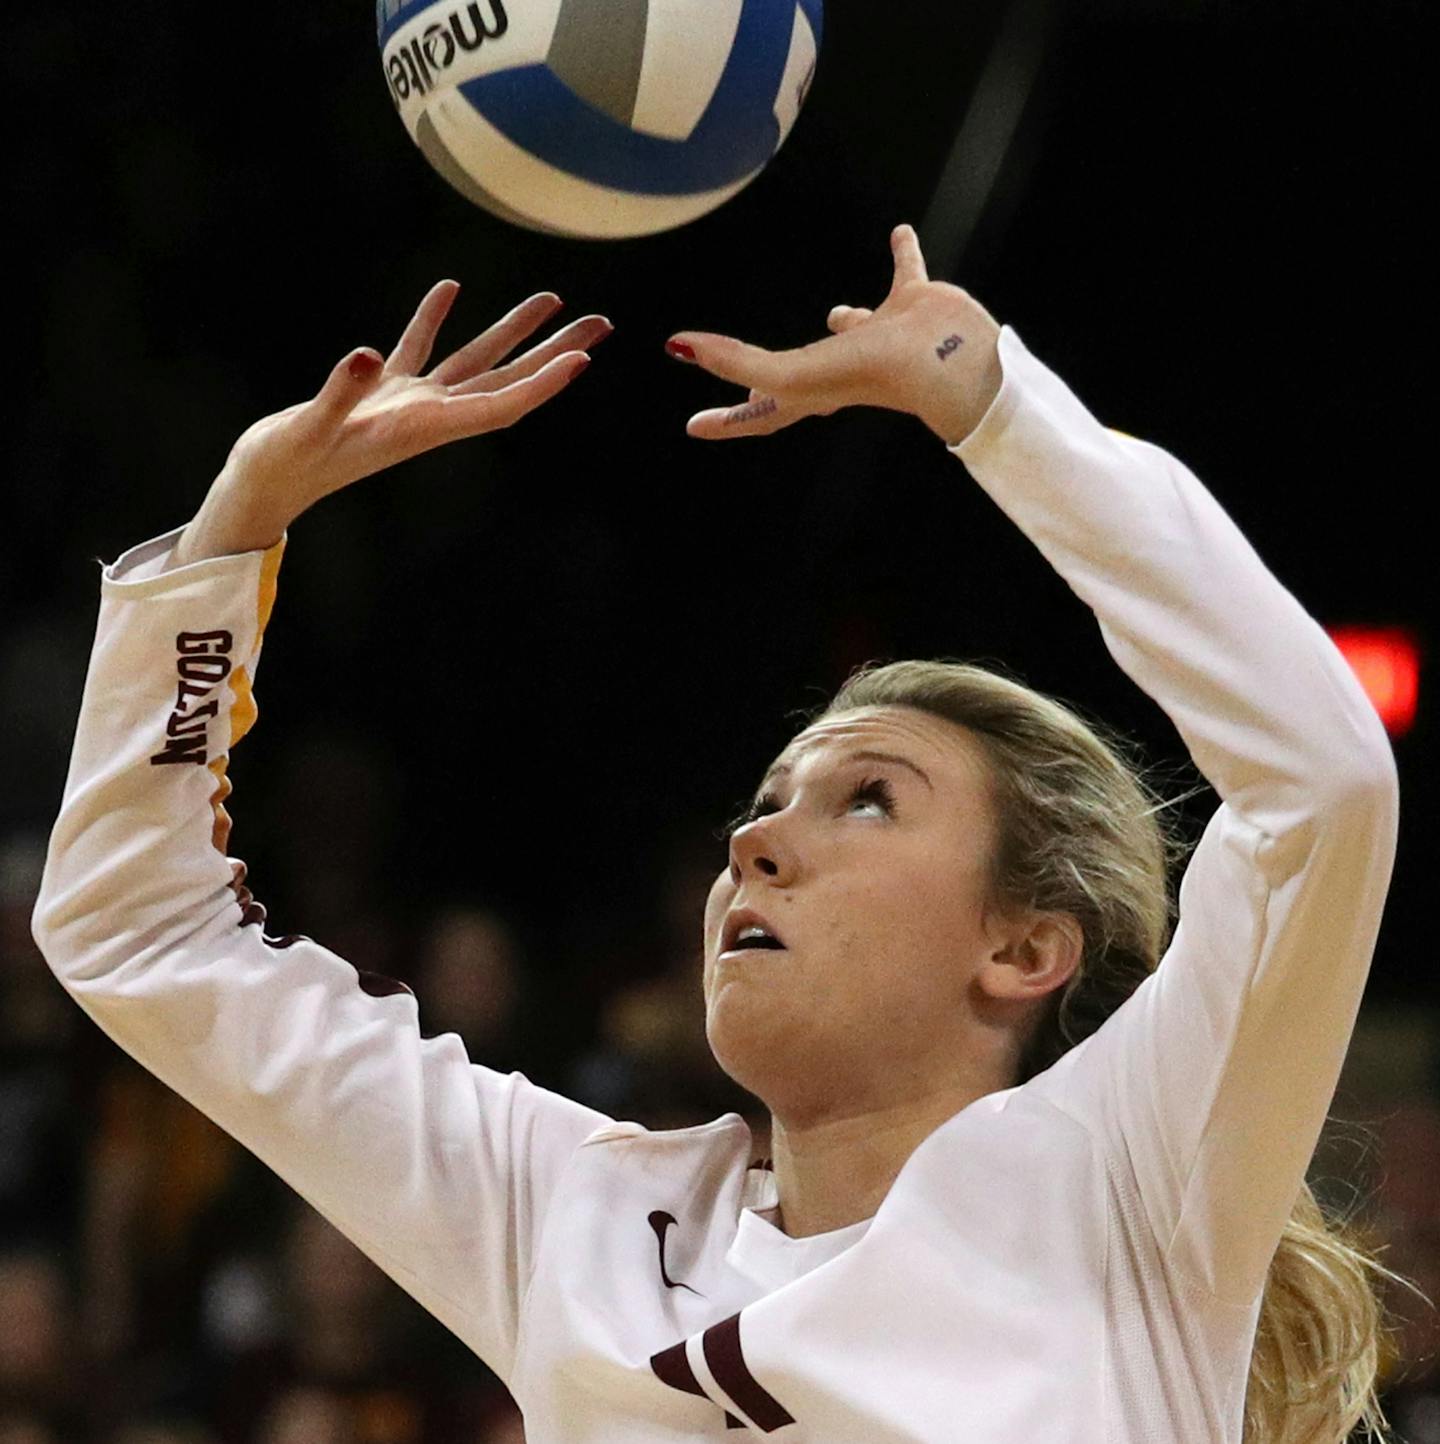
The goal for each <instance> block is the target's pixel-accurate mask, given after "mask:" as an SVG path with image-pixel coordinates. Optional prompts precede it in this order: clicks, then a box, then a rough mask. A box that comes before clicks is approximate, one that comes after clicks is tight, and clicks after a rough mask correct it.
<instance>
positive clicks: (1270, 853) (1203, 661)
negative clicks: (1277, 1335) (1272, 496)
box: [672, 227, 1398, 1305]
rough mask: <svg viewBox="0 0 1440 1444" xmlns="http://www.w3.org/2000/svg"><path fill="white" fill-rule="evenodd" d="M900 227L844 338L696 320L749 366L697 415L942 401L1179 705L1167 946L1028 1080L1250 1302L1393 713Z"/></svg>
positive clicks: (1377, 870)
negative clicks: (1191, 798)
mask: <svg viewBox="0 0 1440 1444" xmlns="http://www.w3.org/2000/svg"><path fill="white" fill-rule="evenodd" d="M892 245H893V246H894V249H895V257H896V270H895V284H894V285H893V286H892V287H891V291H890V294H889V296H887V298H886V300H885V302H884V303H883V304H882V305H881V306H880V307H879V308H877V309H876V310H875V311H874V312H873V313H872V312H869V311H864V310H859V309H853V308H848V307H839V308H837V309H836V310H835V311H834V312H832V313H831V318H830V326H831V329H832V331H834V332H835V333H836V334H835V335H833V336H831V337H830V338H828V339H826V340H822V341H819V342H816V343H814V344H813V345H811V346H808V347H804V348H801V349H799V350H797V351H790V352H783V353H771V352H767V351H763V350H761V349H760V348H757V347H752V346H747V345H745V344H744V343H741V342H739V341H736V340H733V339H731V338H726V337H715V336H709V335H705V334H703V333H694V332H682V333H680V334H679V335H678V336H677V337H676V338H674V340H675V342H678V343H679V345H680V346H681V347H683V348H685V349H687V350H688V351H689V352H690V356H688V357H685V359H694V360H696V361H697V362H698V363H699V364H701V365H703V366H705V367H706V369H708V370H711V371H713V372H715V373H716V374H717V375H720V376H723V377H725V378H726V379H729V380H732V381H735V382H737V383H739V384H741V385H746V386H749V387H750V388H751V395H750V397H749V399H748V400H747V401H745V402H742V403H740V404H738V405H736V406H733V407H725V408H719V409H716V410H713V411H707V412H702V413H700V414H699V415H697V416H695V417H693V418H692V419H691V422H690V427H689V429H690V433H691V434H692V435H694V436H698V437H704V438H707V439H720V438H723V437H726V436H738V435H753V434H763V433H765V432H767V431H773V430H777V429H779V427H781V426H784V425H788V424H789V423H790V422H792V421H795V420H798V419H800V418H802V417H805V416H813V415H817V414H824V413H826V412H828V411H833V410H835V409H837V408H838V407H839V406H843V405H856V404H869V405H876V406H885V407H890V408H892V409H895V410H901V411H907V412H910V413H912V414H914V415H916V416H918V417H920V419H922V420H923V421H925V422H926V424H927V425H929V426H930V429H931V430H932V431H934V432H935V433H936V434H937V435H938V436H940V437H941V438H942V439H943V440H945V441H946V442H947V444H949V445H950V446H951V449H952V450H953V451H954V452H955V453H956V454H957V455H958V456H959V457H960V458H961V459H962V460H963V461H964V462H965V463H966V465H967V466H968V467H969V469H970V471H971V473H972V475H973V476H974V477H975V479H976V480H977V482H979V484H980V485H981V486H982V487H983V488H984V489H985V491H986V492H987V493H988V494H989V495H990V496H991V497H992V499H993V500H994V501H995V502H996V503H997V505H998V506H1000V507H1001V508H1002V509H1003V510H1004V512H1005V513H1006V515H1007V516H1009V517H1010V518H1011V520H1013V521H1014V522H1015V523H1016V524H1017V525H1018V526H1019V527H1020V528H1021V529H1022V530H1023V531H1024V532H1025V534H1026V535H1027V536H1028V537H1029V538H1030V539H1031V540H1032V541H1033V542H1034V543H1035V545H1036V546H1037V547H1038V548H1039V550H1040V551H1041V552H1042V553H1043V555H1044V556H1045V557H1046V559H1047V560H1048V561H1049V562H1050V563H1051V564H1052V565H1053V566H1054V567H1055V568H1056V570H1057V571H1058V572H1059V573H1060V574H1061V575H1062V576H1063V577H1064V578H1065V580H1066V582H1067V583H1068V584H1069V586H1070V587H1071V588H1072V590H1073V591H1074V592H1075V593H1076V595H1077V596H1079V597H1080V598H1081V599H1082V600H1083V601H1084V602H1085V603H1086V604H1087V605H1089V606H1090V607H1091V609H1092V610H1093V611H1094V613H1095V615H1096V618H1097V620H1098V621H1099V624H1100V630H1101V634H1102V636H1103V638H1104V641H1105V644H1106V646H1107V647H1108V648H1109V650H1110V652H1111V654H1112V655H1113V656H1114V657H1115V659H1116V661H1117V662H1118V663H1119V664H1120V665H1121V667H1123V668H1124V669H1125V671H1126V672H1127V673H1128V674H1129V675H1130V677H1132V678H1133V679H1134V681H1135V682H1136V683H1138V685H1139V686H1141V687H1142V688H1143V689H1144V690H1145V691H1146V692H1147V693H1148V694H1149V695H1150V696H1151V697H1152V698H1153V699H1154V700H1155V701H1156V702H1157V703H1158V704H1159V705H1160V706H1161V707H1162V708H1163V709H1164V710H1165V711H1166V713H1167V714H1168V715H1169V717H1170V718H1171V720H1172V721H1173V722H1174V724H1175V726H1176V728H1177V730H1178V731H1179V732H1180V734H1181V736H1182V737H1183V738H1184V740H1185V743H1186V745H1187V746H1188V748H1189V749H1190V753H1191V755H1192V756H1193V758H1194V760H1195V762H1196V764H1197V766H1198V767H1199V768H1200V769H1201V771H1202V772H1203V773H1204V774H1205V776H1206V777H1207V778H1208V779H1209V781H1210V782H1211V784H1212V785H1213V786H1214V788H1215V790H1216V791H1217V792H1218V793H1219V794H1220V797H1221V798H1222V804H1221V806H1220V808H1219V809H1218V810H1217V811H1216V813H1215V815H1214V816H1213V817H1212V818H1211V820H1210V823H1209V825H1208V827H1207V828H1206V830H1205V834H1204V837H1203V838H1202V840H1201V842H1200V844H1199V846H1198V847H1197V849H1196V851H1195V852H1194V854H1193V856H1192V857H1191V859H1190V863H1189V866H1188V868H1187V869H1186V873H1185V877H1184V879H1183V883H1182V886H1181V890H1180V922H1179V926H1178V928H1177V930H1176V933H1175V936H1174V939H1173V940H1172V944H1171V947H1170V949H1169V951H1168V953H1167V954H1166V956H1165V958H1164V959H1163V961H1162V962H1161V964H1160V966H1159V968H1158V969H1157V971H1156V973H1155V975H1154V976H1152V977H1150V978H1148V979H1147V980H1146V981H1145V982H1144V983H1142V984H1141V986H1140V987H1139V988H1138V989H1137V990H1136V992H1135V994H1134V995H1133V996H1132V997H1131V998H1130V999H1129V1000H1128V1001H1127V1002H1126V1003H1125V1004H1124V1006H1123V1007H1121V1008H1120V1009H1119V1010H1118V1012H1117V1013H1116V1014H1115V1016H1114V1017H1112V1018H1111V1019H1110V1020H1109V1021H1108V1022H1107V1023H1106V1024H1105V1025H1104V1026H1103V1027H1102V1028H1101V1029H1100V1030H1099V1032H1098V1033H1097V1034H1096V1035H1095V1036H1094V1037H1092V1038H1090V1039H1088V1040H1086V1042H1084V1043H1082V1044H1080V1045H1079V1046H1078V1047H1076V1048H1075V1049H1073V1050H1072V1051H1071V1052H1070V1053H1069V1054H1067V1055H1066V1056H1065V1057H1064V1058H1063V1059H1062V1060H1061V1061H1060V1062H1059V1063H1058V1064H1056V1065H1055V1066H1054V1067H1053V1068H1051V1069H1049V1070H1048V1071H1047V1072H1046V1073H1044V1074H1042V1075H1040V1076H1039V1077H1038V1078H1036V1079H1035V1080H1033V1082H1032V1083H1031V1084H1030V1085H1029V1086H1031V1087H1033V1088H1036V1089H1037V1090H1039V1091H1041V1092H1043V1093H1044V1094H1045V1095H1046V1096H1047V1097H1048V1098H1049V1099H1050V1100H1051V1101H1052V1102H1053V1103H1054V1104H1055V1106H1056V1107H1058V1108H1060V1109H1062V1110H1065V1111H1067V1112H1069V1113H1071V1114H1072V1115H1073V1116H1075V1117H1076V1118H1078V1119H1080V1120H1081V1121H1082V1122H1084V1123H1085V1124H1086V1125H1087V1126H1088V1127H1089V1128H1091V1129H1092V1131H1094V1132H1096V1133H1097V1134H1098V1135H1100V1136H1101V1137H1102V1138H1103V1139H1104V1141H1105V1143H1106V1145H1107V1151H1108V1153H1109V1156H1110V1157H1111V1158H1112V1159H1114V1160H1116V1165H1117V1167H1120V1168H1124V1169H1129V1170H1130V1171H1131V1173H1132V1175H1133V1179H1134V1183H1135V1185H1136V1188H1137V1190H1138V1192H1139V1194H1140V1197H1141V1199H1142V1201H1143V1205H1144V1208H1145V1211H1146V1215H1147V1218H1148V1220H1149V1224H1150V1227H1151V1230H1152V1232H1153V1235H1154V1238H1155V1241H1156V1245H1157V1247H1158V1249H1159V1250H1160V1252H1161V1255H1162V1257H1164V1258H1165V1260H1166V1262H1167V1263H1168V1264H1169V1265H1170V1266H1171V1268H1172V1269H1173V1270H1174V1271H1175V1272H1177V1273H1178V1274H1181V1275H1183V1276H1184V1277H1185V1278H1186V1279H1188V1280H1189V1281H1190V1282H1191V1283H1192V1284H1193V1285H1195V1286H1197V1287H1199V1288H1201V1289H1202V1290H1204V1291H1205V1292H1206V1293H1208V1294H1209V1295H1210V1296H1212V1297H1214V1298H1216V1299H1219V1300H1222V1301H1224V1302H1229V1303H1234V1304H1237V1305H1244V1304H1249V1303H1250V1302H1251V1301H1252V1300H1253V1299H1254V1298H1255V1297H1256V1295H1257V1294H1258V1292H1259V1291H1260V1289H1261V1288H1262V1287H1263V1286H1264V1282H1265V1278H1266V1273H1267V1270H1268V1268H1269V1264H1270V1261H1271V1258H1272V1256H1273V1254H1274V1251H1275V1247H1276V1245H1277V1244H1278V1242H1279V1239H1280V1236H1281V1233H1282V1231H1283V1229H1284V1226H1285V1223H1286V1221H1287V1220H1288V1219H1289V1217H1290V1214H1291V1212H1292V1210H1293V1208H1294V1206H1295V1200H1296V1196H1297V1194H1298V1193H1299V1190H1300V1187H1301V1185H1302V1183H1303V1182H1304V1178H1305V1172H1306V1168H1307V1167H1308V1165H1309V1162H1310V1159H1311V1156H1312V1154H1313V1153H1314V1149H1315V1145H1316V1143H1317V1141H1318V1139H1319V1135H1320V1130H1321V1128H1322V1126H1323V1123H1324V1120H1325V1114H1326V1111H1327V1109H1328V1107H1329V1105H1330V1102H1331V1099H1332V1098H1333V1095H1334V1090H1335V1085H1336V1083H1337V1081H1338V1078H1339V1073H1340V1068H1341V1064H1342V1062H1343V1060H1344V1056H1345V1051H1346V1048H1347V1046H1348V1043H1349V1040H1350V1036H1351V1033H1352V1031H1353V1028H1354V1022H1355V1017H1356V1013H1357V1011H1358V1009H1359V1004H1360V999H1361V995H1362V993H1363V990H1364V986H1365V980H1366V977H1367V975H1368V971H1369V966H1370V960H1371V956H1372V953H1373V950H1374V945H1375V940H1376V936H1377V933H1378V929H1379V923H1380V916H1381V910H1382V908H1383V904H1384V898H1385V893H1386V889H1387V887H1388V885H1389V879H1390V872H1391V867H1392V864H1393V859H1394V852H1395V840H1396V829H1397V816H1398V802H1397V783H1396V774H1395V764H1394V759H1393V756H1392V754H1391V751H1390V747H1389V744H1388V741H1387V739H1386V737H1385V733H1384V729H1383V728H1382V726H1381V725H1380V721H1379V718H1378V717H1377V715H1376V713H1375V710H1374V708H1373V707H1372V706H1371V705H1370V703H1369V701H1368V700H1367V698H1366V697H1365V694H1364V692H1363V691H1362V689H1361V688H1360V686H1359V684H1358V682H1357V681H1356V679H1355V677H1354V676H1353V674H1352V673H1351V671H1350V669H1349V667H1348V666H1347V665H1346V663H1345V661H1344V659H1343V658H1342V657H1341V655H1340V653H1339V652H1338V651H1337V650H1336V648H1335V646H1334V645H1333V644H1332V643H1331V642H1330V640H1329V639H1328V638H1327V637H1326V635H1325V633H1324V631H1323V630H1322V628H1321V627H1320V626H1319V625H1318V624H1317V623H1316V622H1315V621H1314V619H1313V618H1311V617H1310V616H1308V615H1307V614H1306V612H1305V611H1304V609H1303V608H1302V607H1301V606H1300V604H1299V603H1298V602H1297V601H1296V599H1295V598H1294V597H1293V596H1292V595H1291V594H1290V593H1289V592H1288V591H1286V589H1285V588H1284V587H1283V586H1282V585H1281V584H1280V583H1279V582H1278V581H1277V580H1276V579H1275V577H1274V576H1273V575H1272V574H1271V573H1270V572H1269V570H1268V569H1267V568H1266V567H1265V565H1264V563H1263V562H1262V561H1261V560H1260V558H1259V557H1258V556H1257V555H1256V553H1255V551H1254V549H1253V548H1252V547H1251V546H1250V545H1249V543H1248V542H1247V541H1246V540H1245V538H1244V537H1243V536H1242V535H1241V534H1240V532H1239V530H1238V529H1237V528H1236V526H1235V524H1234V523H1233V522H1232V521H1231V520H1230V518H1229V517H1228V516H1227V515H1226V514H1225V512H1224V511H1223V509H1222V508H1221V507H1220V506H1219V504H1218V503H1217V502H1216V501H1215V499H1214V498H1213V497H1212V496H1211V495H1210V493H1209V492H1208V491H1206V489H1205V488H1204V487H1203V486H1202V485H1201V484H1200V482H1199V481H1198V480H1197V479H1196V478H1195V477H1194V475H1193V474H1192V473H1191V472H1190V471H1189V470H1188V469H1187V468H1186V467H1184V466H1183V465H1182V464H1181V463H1180V462H1178V461H1176V460H1175V458H1174V457H1172V456H1170V455H1168V454H1167V453H1166V452H1164V451H1163V450H1161V449H1160V448H1159V447H1156V446H1152V445H1150V444H1148V443H1146V442H1143V441H1137V440H1134V439H1132V438H1130V437H1127V436H1123V435H1121V434H1120V433H1118V432H1115V431H1111V430H1108V429H1107V428H1106V427H1104V426H1102V425H1101V424H1100V423H1099V422H1098V421H1097V420H1096V419H1095V418H1094V417H1093V416H1092V415H1091V414H1090V413H1089V411H1087V410H1086V408H1085V407H1084V406H1083V405H1082V404H1081V403H1080V401H1079V400H1078V399H1077V398H1076V397H1075V396H1074V394H1073V393H1072V392H1071V391H1070V390H1069V388H1068V387H1067V386H1066V385H1065V384H1064V382H1062V381H1061V380H1060V379H1059V377H1057V376H1055V375H1054V374H1053V373H1052V372H1050V371H1049V370H1048V369H1047V368H1046V367H1044V366H1043V365H1042V364H1041V363H1040V362H1039V361H1037V360H1036V359H1035V358H1034V357H1033V356H1032V355H1031V354H1030V353H1029V352H1028V350H1026V348H1025V347H1024V345H1023V344H1022V343H1021V341H1020V339H1019V337H1018V336H1017V335H1016V334H1015V333H1014V331H1013V330H1010V329H1009V328H1005V329H1003V330H1002V328H1001V327H999V326H998V325H997V324H996V323H995V321H994V320H993V318H991V317H990V316H989V315H988V314H987V313H986V312H985V311H984V310H983V308H981V307H980V306H979V305H978V304H977V303H975V302H974V301H973V300H972V299H971V298H970V297H968V296H967V295H966V294H965V293H964V292H963V291H961V290H959V288H957V287H954V286H949V285H946V284H943V283H936V282H931V281H929V280H928V279H927V278H926V276H925V272H924V263H923V260H921V258H920V254H919V249H918V244H917V243H916V241H915V236H914V232H913V231H911V230H910V229H909V228H908V227H900V228H898V229H897V231H896V232H895V234H894V235H893V236H892ZM673 344H674V343H672V345H673ZM680 354H682V356H683V355H684V351H681V353H680Z"/></svg>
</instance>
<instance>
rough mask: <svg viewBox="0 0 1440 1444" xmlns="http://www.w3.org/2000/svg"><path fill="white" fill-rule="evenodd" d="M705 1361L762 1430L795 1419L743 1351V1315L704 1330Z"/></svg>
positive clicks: (768, 1429)
mask: <svg viewBox="0 0 1440 1444" xmlns="http://www.w3.org/2000/svg"><path fill="white" fill-rule="evenodd" d="M703 1343H704V1346H705V1362H706V1363H707V1364H709V1365H710V1372H711V1373H712V1374H713V1375H714V1376H715V1382H716V1383H717V1384H719V1386H720V1387H721V1388H722V1389H724V1391H725V1392H726V1393H727V1394H729V1396H730V1397H731V1398H732V1399H733V1400H734V1401H735V1402H736V1403H737V1404H738V1405H739V1406H740V1407H741V1408H742V1409H743V1410H744V1411H745V1412H746V1413H747V1414H748V1415H749V1416H750V1417H751V1419H753V1420H754V1421H755V1423H756V1425H757V1426H758V1427H759V1428H760V1430H761V1431H762V1432H763V1433H766V1434H771V1433H773V1432H774V1431H775V1430H776V1429H783V1428H784V1427H785V1426H786V1425H787V1424H793V1423H794V1422H795V1420H794V1419H793V1418H792V1417H791V1416H790V1414H789V1413H788V1412H787V1410H786V1409H785V1406H784V1405H783V1404H781V1403H780V1401H779V1400H778V1399H777V1398H776V1397H775V1396H774V1395H773V1394H772V1393H770V1392H769V1390H767V1389H766V1388H765V1386H764V1385H763V1384H761V1383H760V1381H759V1380H758V1379H757V1378H756V1377H755V1375H754V1374H752V1373H751V1372H750V1366H749V1365H748V1364H747V1363H746V1362H745V1355H744V1354H743V1353H741V1351H740V1315H739V1314H731V1315H730V1317H729V1318H728V1319H726V1320H725V1321H724V1322H723V1323H719V1324H713V1325H712V1326H711V1327H710V1328H708V1329H706V1330H705V1337H704V1339H703Z"/></svg>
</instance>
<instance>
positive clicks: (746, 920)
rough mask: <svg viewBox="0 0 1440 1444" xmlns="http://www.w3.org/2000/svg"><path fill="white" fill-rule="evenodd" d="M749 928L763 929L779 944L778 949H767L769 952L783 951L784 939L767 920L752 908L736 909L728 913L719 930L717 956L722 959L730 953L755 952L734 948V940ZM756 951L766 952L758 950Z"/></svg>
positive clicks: (749, 949) (748, 949)
mask: <svg viewBox="0 0 1440 1444" xmlns="http://www.w3.org/2000/svg"><path fill="white" fill-rule="evenodd" d="M750 927H756V928H764V929H765V931H766V932H767V933H769V934H770V936H771V937H772V938H774V939H775V941H776V942H777V943H779V944H780V947H779V948H778V949H777V948H771V949H769V951H771V952H780V951H783V950H784V948H785V939H784V938H782V937H781V936H780V934H779V933H778V932H776V931H775V929H774V927H773V926H772V925H771V924H770V922H769V920H768V919H766V918H765V917H764V916H762V915H761V914H760V913H757V912H756V911H755V910H754V908H736V909H735V910H734V911H733V912H731V913H729V914H728V915H727V916H726V918H725V925H724V927H723V928H721V930H720V952H719V956H720V957H722V958H723V957H728V956H729V955H731V954H732V953H741V952H752V951H757V950H756V949H751V948H737V947H736V946H735V943H736V940H737V939H738V938H739V936H740V934H741V933H742V932H743V931H744V930H745V929H746V928H750ZM758 951H766V950H765V949H759V950H758Z"/></svg>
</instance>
